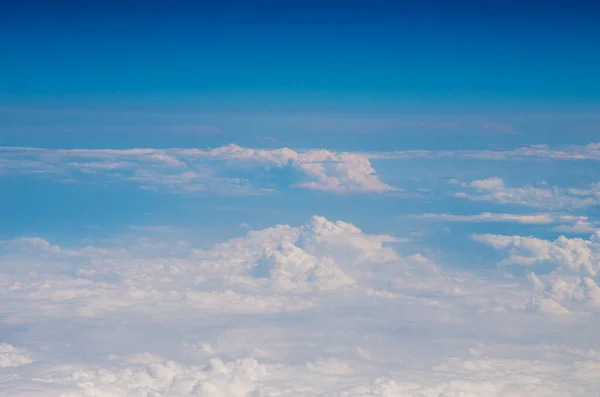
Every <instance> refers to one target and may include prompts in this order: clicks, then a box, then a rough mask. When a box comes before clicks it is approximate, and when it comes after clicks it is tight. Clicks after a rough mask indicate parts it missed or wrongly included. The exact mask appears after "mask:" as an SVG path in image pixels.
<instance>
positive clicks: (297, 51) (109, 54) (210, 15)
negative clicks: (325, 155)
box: [0, 2, 600, 108]
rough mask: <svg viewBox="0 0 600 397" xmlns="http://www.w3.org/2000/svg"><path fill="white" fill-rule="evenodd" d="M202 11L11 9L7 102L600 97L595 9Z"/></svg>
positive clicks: (349, 6)
mask: <svg viewBox="0 0 600 397" xmlns="http://www.w3.org/2000/svg"><path fill="white" fill-rule="evenodd" d="M201 3H202V4H203V6H200V5H189V4H180V3H177V2H170V3H168V4H167V3H164V2H163V3H158V2H143V4H142V2H140V3H137V5H136V4H135V3H133V2H129V3H128V2H125V3H121V4H117V3H116V2H115V3H111V2H103V3H102V4H101V5H98V4H94V3H93V2H92V3H89V2H84V3H83V4H78V5H73V4H68V3H65V2H62V3H61V2H52V5H51V6H50V5H48V4H47V5H33V6H32V5H31V4H29V5H25V4H21V5H12V6H8V7H5V8H4V9H3V12H2V16H0V26H2V27H1V28H0V30H1V31H2V34H0V52H1V53H2V54H3V56H2V62H1V63H0V99H1V100H2V102H4V103H6V102H9V103H14V102H15V101H23V100H25V101H31V100H41V101H44V100H46V101H48V100H53V101H57V100H92V99H96V100H103V101H105V102H111V101H112V100H115V99H121V100H123V99H129V100H137V101H140V100H146V101H149V102H155V101H163V102H167V101H168V100H169V99H172V100H175V99H177V100H180V101H181V100H186V101H203V102H202V103H203V104H204V105H205V106H206V103H207V102H208V103H212V104H213V106H215V107H218V106H221V107H222V106H226V105H227V106H237V107H241V108H244V107H247V106H248V104H247V102H248V101H252V102H253V103H254V106H257V104H262V106H271V107H272V106H273V103H277V104H279V106H284V105H285V104H286V103H293V102H294V101H296V102H299V103H300V102H311V101H324V102H329V103H337V104H338V105H339V104H342V103H347V104H349V105H350V104H353V105H359V106H361V105H363V106H369V105H370V106H375V105H377V104H387V105H389V104H390V102H398V103H406V102H411V103H422V104H423V105H424V106H427V104H430V103H436V104H440V103H441V104H448V103H450V104H451V103H455V102H460V101H462V102H468V103H477V102H481V101H492V102H495V103H496V102H500V103H504V104H505V105H506V104H509V103H513V104H514V102H515V101H518V102H519V103H521V104H522V105H532V104H534V103H544V104H553V103H554V104H557V103H559V104H562V105H563V106H583V105H589V104H597V102H598V98H599V97H600V95H599V94H600V79H598V78H597V71H598V70H599V69H600V49H599V48H600V46H599V45H598V43H600V28H599V27H598V24H597V20H598V16H600V13H598V12H597V7H596V9H593V8H591V7H590V6H587V7H584V6H582V5H580V4H574V3H571V4H570V5H567V4H562V5H559V4H545V5H544V6H543V7H542V6H537V7H535V6H532V5H518V4H516V3H510V2H477V3H476V2H401V4H397V5H394V6H390V5H386V6H379V5H377V4H376V3H371V6H366V5H364V4H358V3H352V2H350V3H344V5H339V4H334V3H323V4H322V5H321V6H319V7H317V6H314V5H311V4H310V2H304V3H303V4H302V6H292V5H287V6H286V5H285V4H290V3H284V4H281V3H279V4H278V5H277V6H275V5H273V4H268V5H267V3H264V2H263V3H255V5H254V6H253V7H250V6H248V5H246V6H242V5H240V4H235V3H229V4H228V5H227V6H224V5H222V6H221V7H216V6H208V5H206V4H207V3H205V2H201ZM438 3H439V4H438ZM478 3H479V4H478Z"/></svg>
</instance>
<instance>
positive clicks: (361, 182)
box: [0, 144, 397, 194]
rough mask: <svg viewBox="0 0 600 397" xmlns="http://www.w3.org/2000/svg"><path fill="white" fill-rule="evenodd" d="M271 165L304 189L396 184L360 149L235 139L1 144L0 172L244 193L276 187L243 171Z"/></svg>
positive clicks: (260, 171)
mask: <svg viewBox="0 0 600 397" xmlns="http://www.w3.org/2000/svg"><path fill="white" fill-rule="evenodd" d="M273 169H290V170H293V171H294V172H295V178H296V180H295V181H294V182H293V183H292V185H293V186H296V187H299V188H304V189H312V190H322V191H327V192H334V193H352V192H386V191H393V190H397V189H395V188H393V187H392V186H389V185H387V184H385V183H383V182H381V181H380V180H379V177H378V176H377V175H376V174H375V170H374V169H373V167H372V165H371V162H370V161H369V158H368V157H367V156H365V155H363V154H359V153H335V152H331V151H328V150H307V151H304V152H296V151H294V150H291V149H288V148H283V149H263V150H261V149H249V148H242V147H240V146H237V145H233V144H232V145H228V146H224V147H220V148H215V149H210V150H199V149H127V150H111V149H102V150H92V149H68V150H67V149H65V150H51V149H38V148H6V147H5V148H0V175H1V174H14V173H17V174H24V173H25V174H44V175H49V176H55V177H58V178H60V179H62V180H63V181H64V180H67V181H80V180H82V179H83V178H84V177H85V176H87V177H90V176H95V177H96V179H98V178H113V179H120V180H128V181H133V182H136V183H138V184H139V185H140V186H141V187H143V188H146V189H168V190H169V191H172V192H178V193H186V192H187V193H190V192H198V191H207V190H208V191H213V192H217V193H222V194H241V193H255V192H258V191H261V190H262V191H265V190H269V189H274V188H276V187H277V186H278V183H279V182H278V181H272V182H271V183H270V184H266V185H262V186H255V185H254V184H253V182H255V181H251V180H250V179H249V177H247V176H244V175H247V174H248V173H250V174H255V175H258V176H260V175H268V174H269V171H270V170H273Z"/></svg>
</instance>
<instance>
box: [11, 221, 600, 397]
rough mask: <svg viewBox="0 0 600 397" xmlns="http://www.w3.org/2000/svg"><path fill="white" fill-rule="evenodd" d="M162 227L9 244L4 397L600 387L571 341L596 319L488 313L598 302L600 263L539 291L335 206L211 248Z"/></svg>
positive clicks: (560, 391) (546, 391)
mask: <svg viewBox="0 0 600 397" xmlns="http://www.w3.org/2000/svg"><path fill="white" fill-rule="evenodd" d="M134 231H135V232H138V233H145V232H147V230H144V229H136V230H134ZM131 232H132V230H131V229H129V230H128V233H131ZM150 232H151V234H150V235H143V234H142V235H137V236H135V237H125V236H121V239H119V240H118V243H109V242H96V243H94V245H90V246H83V247H71V246H69V247H67V246H59V245H57V244H55V243H53V242H51V241H47V240H45V239H43V238H40V237H37V238H33V237H30V238H20V239H16V240H10V241H8V242H5V246H6V249H5V250H4V254H3V255H2V257H1V258H0V318H1V319H2V323H0V331H1V332H0V338H3V340H6V342H4V343H3V344H0V363H3V365H2V366H3V368H0V394H2V395H7V396H18V397H24V396H51V397H53V396H57V397H58V396H61V397H67V396H69V397H70V396H73V397H74V396H90V397H91V396H104V395H105V396H111V397H112V396H116V397H119V396H123V397H132V396H144V397H149V396H152V397H167V396H169V397H171V396H173V397H179V396H182V397H183V396H215V397H220V396H222V397H269V396H277V395H279V396H300V395H302V396H311V397H312V396H315V397H320V396H323V397H325V396H331V395H339V396H348V397H350V396H398V395H406V396H415V397H417V396H419V397H422V396H441V395H448V396H461V395H472V396H478V395H481V396H503V395H519V394H522V393H525V392H527V393H528V394H530V395H532V396H535V395H540V396H553V395H556V396H579V395H589V393H590V390H597V389H598V387H599V386H600V383H599V379H600V376H598V375H599V372H598V371H600V353H598V352H595V351H594V350H593V349H583V350H577V349H575V347H573V346H563V345H560V343H565V340H563V339H559V340H558V341H557V339H555V338H556V334H557V333H562V334H563V335H572V333H573V332H575V331H576V332H578V335H581V338H578V339H579V340H578V342H581V340H583V338H588V339H589V340H592V339H594V338H595V334H596V329H597V325H598V324H597V322H594V321H595V320H594V318H592V317H590V318H588V319H587V320H586V321H587V322H585V321H580V322H578V323H576V324H571V323H569V322H564V323H560V324H558V325H556V323H553V322H552V321H553V319H554V318H555V317H556V316H555V314H557V313H556V311H554V312H552V311H547V312H544V313H546V315H545V316H540V314H539V313H538V312H540V311H542V312H543V310H538V311H537V312H535V313H534V312H532V311H531V310H529V311H528V310H521V309H519V310H521V311H522V312H521V313H519V315H514V312H515V310H504V311H501V310H482V309H486V308H489V307H492V303H493V302H497V305H496V306H501V305H503V307H515V308H518V305H519V304H523V305H525V304H527V302H531V303H530V307H532V306H533V305H534V303H535V302H536V301H535V299H533V298H532V297H537V301H541V300H542V299H547V301H548V302H555V303H556V304H557V305H561V306H562V307H564V308H565V310H567V311H569V312H572V311H577V310H579V311H583V310H594V309H595V307H596V306H595V305H596V304H597V303H596V302H597V299H598V298H597V296H598V293H597V285H596V284H592V282H591V281H594V280H593V277H592V276H591V275H589V274H587V273H586V271H589V269H588V268H591V269H594V268H595V267H594V266H595V265H590V266H591V267H589V266H587V265H582V266H578V265H577V266H575V265H573V266H572V267H573V269H571V270H573V272H575V273H576V274H575V275H574V277H575V278H574V279H573V283H572V284H573V285H574V286H571V284H568V283H567V284H568V285H564V286H563V285H562V284H560V285H559V283H556V282H554V281H552V280H551V279H550V278H545V276H544V275H536V276H535V277H536V279H534V278H533V276H531V277H530V278H531V280H534V282H531V284H532V286H531V287H529V288H528V289H527V288H525V287H524V285H523V283H521V282H520V281H519V280H512V279H503V278H501V277H500V278H498V277H491V276H490V275H489V274H484V273H480V274H479V273H473V272H467V271H464V270H459V269H449V268H445V267H444V266H439V265H438V264H435V263H433V262H432V261H431V260H429V259H427V258H426V257H425V256H423V255H420V254H412V255H408V256H407V255H405V254H403V253H402V252H398V251H396V250H394V249H393V248H392V246H391V245H390V243H393V242H395V241H397V239H395V238H394V237H393V236H389V235H385V234H371V233H366V232H365V231H364V230H361V229H360V228H359V227H357V226H355V225H353V224H351V223H348V222H343V221H331V220H328V219H326V218H324V217H320V216H314V217H311V218H310V219H309V220H308V221H307V222H306V223H305V224H303V225H300V226H292V225H285V224H282V225H275V226H272V227H268V228H265V229H262V230H251V231H248V232H247V233H246V234H245V235H243V236H240V237H237V238H232V239H229V240H227V241H224V242H222V243H219V244H215V245H213V246H212V247H208V248H204V249H198V248H195V247H194V245H193V244H191V243H190V242H187V241H179V240H177V239H178V238H179V235H176V236H173V234H172V233H169V234H162V235H161V234H159V235H158V236H155V234H156V233H157V231H156V230H151V231H150ZM126 238H129V240H126ZM489 241H495V243H494V244H495V246H497V247H498V248H499V249H504V248H502V247H505V248H506V247H508V246H510V243H508V245H507V243H506V242H503V241H500V240H498V239H496V240H494V239H493V238H490V239H489ZM586 241H587V240H586ZM515 244H517V245H518V244H520V243H515ZM536 244H537V243H534V244H533V246H535V247H537V245H536ZM561 244H563V243H561ZM525 245H526V246H527V244H525ZM559 245H560V244H559ZM581 246H586V244H578V243H572V248H571V250H570V251H569V249H567V248H566V247H563V246H560V247H562V248H563V249H564V251H566V252H571V251H574V250H577V249H581ZM511 247H512V246H511ZM573 247H574V248H573ZM578 247H579V248H578ZM588 248H589V249H590V250H595V249H596V248H591V247H588ZM535 249H537V248H535ZM530 251H531V250H530ZM530 251H527V250H526V251H525V253H519V255H520V256H527V255H528V253H530ZM535 252H536V253H537V251H535ZM545 252H550V253H551V254H552V255H554V256H555V257H556V260H557V261H559V260H563V261H564V260H566V259H565V258H567V259H568V258H571V259H572V258H574V257H575V254H574V253H573V252H571V253H572V257H569V256H568V255H567V254H566V253H563V252H562V251H560V250H558V249H556V250H553V249H550V248H546V251H545ZM590 261H592V260H591V259H590ZM575 262H577V261H574V260H573V261H571V262H569V265H565V267H567V268H569V266H571V264H572V263H575ZM555 266H557V267H559V268H560V266H561V265H560V264H559V265H555ZM535 280H538V281H535ZM590 280H591V281H590ZM552 283H554V284H552ZM594 283H595V282H594ZM532 291H533V292H532ZM490 302H491V303H490ZM544 302H546V301H543V302H542V305H544V304H545V303H544ZM511 305H512V306H511ZM549 305H551V304H545V306H544V307H545V308H547V307H549ZM525 309H526V308H525ZM551 324H553V326H550V325H551ZM557 327H558V328H557ZM550 329H552V332H550V331H548V330H550ZM475 339H477V340H485V341H486V342H485V344H478V343H477V341H476V340H475ZM531 340H534V341H536V344H534V345H531V344H529V345H527V344H526V342H527V341H531ZM559 341H560V342H559ZM500 343H507V345H506V344H505V345H502V346H500V347H498V346H499V345H498V344H500ZM581 343H582V344H585V343H584V342H581ZM544 344H547V345H544ZM16 346H18V347H16ZM524 346H530V347H531V346H533V347H536V348H537V350H531V349H530V350H527V349H526V348H524ZM5 363H8V365H6V364H5ZM307 380H310V381H307Z"/></svg>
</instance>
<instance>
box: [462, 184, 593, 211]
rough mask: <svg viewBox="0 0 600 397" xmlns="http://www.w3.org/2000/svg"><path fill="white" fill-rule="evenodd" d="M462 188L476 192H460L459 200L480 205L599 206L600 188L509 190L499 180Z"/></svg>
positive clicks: (533, 187) (466, 185)
mask: <svg viewBox="0 0 600 397" xmlns="http://www.w3.org/2000/svg"><path fill="white" fill-rule="evenodd" d="M461 186H463V187H466V188H469V189H472V190H474V192H472V193H465V192H458V193H455V196H456V197H462V198H466V199H469V200H476V201H494V202H497V203H501V204H520V205H525V206H528V207H538V208H547V209H565V208H583V207H589V206H592V205H595V204H596V203H597V202H598V193H599V191H598V186H597V185H596V184H592V185H590V186H589V188H588V189H568V188H559V187H536V186H531V185H526V186H523V187H511V186H507V185H506V184H505V183H504V181H503V180H502V179H500V178H498V177H492V178H487V179H482V180H475V181H472V182H467V183H463V184H462V185H461Z"/></svg>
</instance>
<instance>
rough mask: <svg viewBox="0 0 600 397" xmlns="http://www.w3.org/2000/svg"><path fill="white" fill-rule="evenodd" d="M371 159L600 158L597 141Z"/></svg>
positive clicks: (410, 153)
mask: <svg viewBox="0 0 600 397" xmlns="http://www.w3.org/2000/svg"><path fill="white" fill-rule="evenodd" d="M370 157H371V158H380V159H411V158H421V159H423V158H455V157H458V158H471V159H480V160H519V161H527V160H529V161H582V160H591V161H598V160H600V143H598V142H595V143H590V144H588V145H567V146H560V147H551V146H549V145H545V144H542V145H529V146H523V147H520V148H516V149H508V150H437V151H431V150H409V151H396V152H375V153H372V154H371V155H370Z"/></svg>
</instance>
